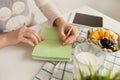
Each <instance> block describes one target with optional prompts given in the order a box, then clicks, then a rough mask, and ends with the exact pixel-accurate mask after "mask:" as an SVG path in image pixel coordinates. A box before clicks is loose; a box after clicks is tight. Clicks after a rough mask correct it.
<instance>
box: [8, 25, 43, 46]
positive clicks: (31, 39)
mask: <svg viewBox="0 0 120 80" xmlns="http://www.w3.org/2000/svg"><path fill="white" fill-rule="evenodd" d="M6 36H7V37H6V38H7V42H8V44H9V45H14V44H18V43H20V42H23V43H26V44H29V45H30V46H35V45H36V44H38V43H39V42H41V41H42V40H43V39H42V38H41V37H40V36H39V35H38V34H37V33H36V32H35V31H34V30H31V29H28V28H27V27H25V26H23V27H21V28H19V29H17V30H15V31H13V32H9V33H7V35H6Z"/></svg>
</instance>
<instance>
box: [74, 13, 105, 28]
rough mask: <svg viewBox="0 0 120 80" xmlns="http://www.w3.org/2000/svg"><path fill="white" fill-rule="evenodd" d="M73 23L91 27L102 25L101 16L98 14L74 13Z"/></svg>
mask: <svg viewBox="0 0 120 80" xmlns="http://www.w3.org/2000/svg"><path fill="white" fill-rule="evenodd" d="M73 23H75V24H82V25H87V26H92V27H102V26H103V18H102V17H98V16H92V15H86V14H81V13H76V14H75V17H74V20H73Z"/></svg>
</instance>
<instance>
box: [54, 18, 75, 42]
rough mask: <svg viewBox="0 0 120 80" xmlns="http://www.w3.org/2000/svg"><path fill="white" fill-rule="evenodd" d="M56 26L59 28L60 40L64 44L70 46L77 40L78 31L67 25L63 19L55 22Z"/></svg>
mask: <svg viewBox="0 0 120 80" xmlns="http://www.w3.org/2000/svg"><path fill="white" fill-rule="evenodd" d="M55 25H56V26H57V27H58V30H59V34H60V40H61V41H62V43H63V44H70V43H73V42H74V41H75V40H76V38H77V30H76V29H75V28H74V27H73V26H71V25H70V24H68V23H66V22H65V21H64V20H63V19H62V18H57V19H56V21H55ZM71 28H72V30H71V32H70V34H69V36H68V35H67V34H68V32H69V30H70V29H71Z"/></svg>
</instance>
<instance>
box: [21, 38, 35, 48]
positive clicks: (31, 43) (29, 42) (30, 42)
mask: <svg viewBox="0 0 120 80" xmlns="http://www.w3.org/2000/svg"><path fill="white" fill-rule="evenodd" d="M22 42H23V43H26V44H29V45H30V46H32V47H34V46H35V44H34V43H33V42H32V41H30V40H29V39H26V38H23V39H22Z"/></svg>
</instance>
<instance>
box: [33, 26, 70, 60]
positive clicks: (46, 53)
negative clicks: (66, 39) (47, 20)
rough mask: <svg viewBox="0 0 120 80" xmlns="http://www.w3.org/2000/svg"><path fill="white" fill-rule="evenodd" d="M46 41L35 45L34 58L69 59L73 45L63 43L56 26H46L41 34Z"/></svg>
mask: <svg viewBox="0 0 120 80" xmlns="http://www.w3.org/2000/svg"><path fill="white" fill-rule="evenodd" d="M40 35H41V36H42V37H43V38H44V41H42V42H41V43H39V44H38V45H36V46H35V48H34V50H33V53H32V58H35V59H41V60H50V61H51V60H55V61H69V60H71V56H72V45H71V44H69V45H62V43H61V42H60V40H59V34H58V31H57V29H56V28H48V27H45V28H43V29H42V30H41V34H40Z"/></svg>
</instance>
